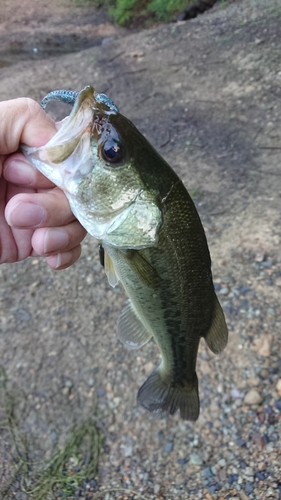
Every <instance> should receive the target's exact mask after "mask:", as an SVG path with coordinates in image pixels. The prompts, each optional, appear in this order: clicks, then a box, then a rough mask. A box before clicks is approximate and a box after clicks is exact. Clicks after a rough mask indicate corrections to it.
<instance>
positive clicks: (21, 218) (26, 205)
mask: <svg viewBox="0 0 281 500" xmlns="http://www.w3.org/2000/svg"><path fill="white" fill-rule="evenodd" d="M46 215H47V214H46V211H45V210H44V208H43V207H41V206H40V205H37V204H36V203H30V202H26V201H20V202H19V203H18V204H17V205H16V206H15V207H14V208H13V209H12V211H11V212H10V213H8V214H7V222H8V224H9V225H10V226H15V227H26V228H27V227H36V226H39V225H40V224H42V222H44V220H45V219H46Z"/></svg>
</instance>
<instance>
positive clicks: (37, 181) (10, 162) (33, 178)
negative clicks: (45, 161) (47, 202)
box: [3, 153, 54, 189]
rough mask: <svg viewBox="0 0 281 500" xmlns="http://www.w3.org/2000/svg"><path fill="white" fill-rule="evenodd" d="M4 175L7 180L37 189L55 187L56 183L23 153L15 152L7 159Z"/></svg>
mask: <svg viewBox="0 0 281 500" xmlns="http://www.w3.org/2000/svg"><path fill="white" fill-rule="evenodd" d="M3 175H4V177H5V179H6V180H7V181H9V182H12V183H13V184H17V185H19V186H28V187H33V188H35V189H48V188H51V187H54V184H53V183H52V182H51V181H49V180H48V179H47V178H46V177H45V176H44V175H43V174H41V173H40V172H38V170H37V169H36V168H35V167H34V166H33V165H32V163H30V162H29V161H28V160H27V159H26V158H25V156H24V155H23V154H22V153H15V154H13V155H11V156H9V157H8V158H7V159H6V161H5V162H4V170H3Z"/></svg>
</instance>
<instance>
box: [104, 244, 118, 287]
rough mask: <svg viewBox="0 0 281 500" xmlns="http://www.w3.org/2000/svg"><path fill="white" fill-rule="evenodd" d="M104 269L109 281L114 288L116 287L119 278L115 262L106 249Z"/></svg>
mask: <svg viewBox="0 0 281 500" xmlns="http://www.w3.org/2000/svg"><path fill="white" fill-rule="evenodd" d="M104 270H105V273H106V276H107V279H108V283H109V284H110V285H111V286H112V287H113V288H115V287H116V285H117V283H118V281H119V279H118V276H117V274H116V272H115V269H114V265H113V262H112V260H111V258H110V257H109V255H108V253H107V252H106V251H105V250H104Z"/></svg>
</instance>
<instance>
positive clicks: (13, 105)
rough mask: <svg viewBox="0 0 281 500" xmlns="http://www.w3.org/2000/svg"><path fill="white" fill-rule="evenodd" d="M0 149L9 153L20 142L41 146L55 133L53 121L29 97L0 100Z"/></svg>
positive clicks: (14, 149)
mask: <svg viewBox="0 0 281 500" xmlns="http://www.w3.org/2000/svg"><path fill="white" fill-rule="evenodd" d="M0 116H1V121H0V151H1V154H11V153H14V152H16V151H17V149H18V147H19V144H20V143H21V142H22V143H24V144H27V145H28V146H35V147H39V146H43V145H44V144H46V143H47V142H48V141H49V140H50V139H51V138H52V137H53V135H54V134H55V133H56V126H55V122H54V121H53V120H52V119H51V118H50V116H48V115H47V114H46V113H45V111H43V109H42V108H41V107H40V106H39V104H38V103H37V102H35V101H33V100H32V99H29V98H20V99H13V100H10V101H2V102H0Z"/></svg>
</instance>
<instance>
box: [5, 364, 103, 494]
mask: <svg viewBox="0 0 281 500" xmlns="http://www.w3.org/2000/svg"><path fill="white" fill-rule="evenodd" d="M0 406H1V410H2V413H4V418H3V420H2V421H1V423H0V431H1V429H2V430H4V429H5V430H8V431H9V433H10V436H11V440H12V442H13V448H14V453H13V455H14V456H13V458H12V460H13V462H14V466H15V472H14V474H13V477H12V478H11V479H10V481H9V482H8V483H7V484H6V485H5V486H4V487H2V489H1V490H0V498H1V500H5V499H6V498H9V495H10V494H11V492H12V490H13V485H14V483H15V482H16V481H18V480H19V478H20V484H21V489H22V491H24V492H25V493H27V494H28V496H29V498H32V499H34V500H55V499H57V498H61V499H66V498H69V497H71V496H72V495H74V494H75V492H76V490H77V488H78V487H79V485H80V484H82V483H83V481H84V480H85V479H93V478H94V477H96V476H97V467H98V461H99V455H100V451H101V448H102V444H103V437H102V436H101V433H100V431H99V429H98V427H97V423H96V421H95V420H94V419H89V420H87V421H85V422H82V423H79V424H77V425H75V426H74V427H73V428H72V429H71V430H70V432H69V437H68V439H67V440H66V442H65V443H64V446H63V447H62V448H61V449H58V450H56V451H55V452H54V453H53V455H52V457H51V458H50V460H49V461H48V462H47V463H45V464H42V465H41V467H38V464H32V463H31V462H30V460H29V458H28V457H29V453H28V450H29V447H30V445H29V443H28V441H27V437H26V436H25V435H24V434H23V433H22V432H21V430H20V426H19V424H18V422H17V420H16V418H15V415H14V406H15V401H14V398H13V397H12V395H11V394H10V392H9V391H8V389H7V379H6V373H5V370H4V368H3V367H2V366H1V365H0ZM35 468H36V471H35V470H34V469H35ZM38 469H39V470H38Z"/></svg>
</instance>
